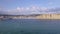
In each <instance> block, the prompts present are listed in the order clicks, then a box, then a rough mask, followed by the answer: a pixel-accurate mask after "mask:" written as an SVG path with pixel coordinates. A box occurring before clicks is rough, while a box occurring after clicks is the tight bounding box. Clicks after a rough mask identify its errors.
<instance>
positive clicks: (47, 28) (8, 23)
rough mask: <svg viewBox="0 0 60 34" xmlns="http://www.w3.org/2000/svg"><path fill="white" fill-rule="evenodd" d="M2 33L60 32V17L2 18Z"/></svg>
mask: <svg viewBox="0 0 60 34" xmlns="http://www.w3.org/2000/svg"><path fill="white" fill-rule="evenodd" d="M0 34H60V20H59V19H5V20H0Z"/></svg>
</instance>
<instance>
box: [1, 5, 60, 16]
mask: <svg viewBox="0 0 60 34" xmlns="http://www.w3.org/2000/svg"><path fill="white" fill-rule="evenodd" d="M54 13H60V8H46V7H37V6H32V7H26V8H24V7H17V8H15V9H12V10H5V9H1V8H0V14H11V15H21V14H26V15H27V14H54Z"/></svg>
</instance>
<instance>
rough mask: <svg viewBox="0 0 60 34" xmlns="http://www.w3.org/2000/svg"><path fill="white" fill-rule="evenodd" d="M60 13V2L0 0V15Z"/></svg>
mask: <svg viewBox="0 0 60 34" xmlns="http://www.w3.org/2000/svg"><path fill="white" fill-rule="evenodd" d="M50 13H51V14H52V13H60V0H0V14H11V15H21V14H26V15H27V14H50Z"/></svg>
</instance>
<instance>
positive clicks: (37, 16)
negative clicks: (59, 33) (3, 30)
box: [0, 14, 60, 19]
mask: <svg viewBox="0 0 60 34" xmlns="http://www.w3.org/2000/svg"><path fill="white" fill-rule="evenodd" d="M0 19H60V14H32V15H0Z"/></svg>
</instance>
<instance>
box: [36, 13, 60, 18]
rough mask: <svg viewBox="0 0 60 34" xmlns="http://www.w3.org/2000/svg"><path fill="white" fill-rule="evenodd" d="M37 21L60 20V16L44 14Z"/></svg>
mask: <svg viewBox="0 0 60 34" xmlns="http://www.w3.org/2000/svg"><path fill="white" fill-rule="evenodd" d="M36 18H37V19H60V14H42V15H40V16H36Z"/></svg>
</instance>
